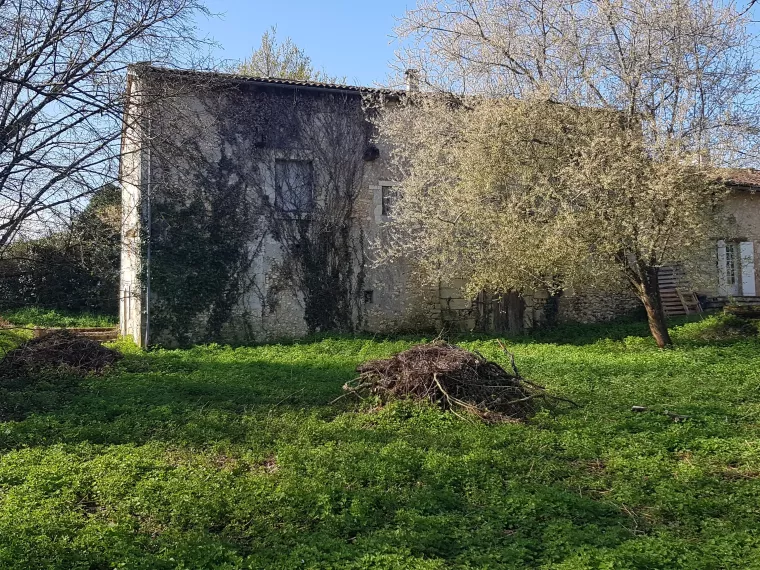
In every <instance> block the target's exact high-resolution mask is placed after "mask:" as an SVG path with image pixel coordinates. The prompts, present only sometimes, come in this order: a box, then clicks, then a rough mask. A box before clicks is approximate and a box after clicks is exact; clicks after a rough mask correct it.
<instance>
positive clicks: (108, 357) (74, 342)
mask: <svg viewBox="0 0 760 570" xmlns="http://www.w3.org/2000/svg"><path fill="white" fill-rule="evenodd" d="M120 358H121V353H119V352H117V351H115V350H112V349H110V348H107V347H105V346H103V345H102V344H100V343H99V342H96V341H94V340H91V339H89V338H85V337H82V336H77V335H75V334H73V333H71V332H69V331H67V330H64V329H62V330H58V331H53V332H50V333H47V334H45V335H43V336H41V337H39V338H33V339H31V340H29V341H27V342H25V343H23V344H21V345H19V346H17V347H16V348H14V349H13V350H11V351H9V352H8V353H7V354H6V355H5V357H4V358H3V359H2V360H0V378H3V377H4V378H9V377H28V376H30V375H34V374H38V373H40V372H43V371H46V370H56V371H60V372H66V373H74V374H79V375H84V374H91V373H94V374H101V373H102V372H104V371H105V370H106V369H107V368H109V367H110V366H112V365H113V364H114V363H115V362H116V361H117V360H119V359H120Z"/></svg>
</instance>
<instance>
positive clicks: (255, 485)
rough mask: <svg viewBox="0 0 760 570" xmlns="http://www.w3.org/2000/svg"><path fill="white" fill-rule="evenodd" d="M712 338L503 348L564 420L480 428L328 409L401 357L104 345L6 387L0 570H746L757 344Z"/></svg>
mask: <svg viewBox="0 0 760 570" xmlns="http://www.w3.org/2000/svg"><path fill="white" fill-rule="evenodd" d="M721 327H722V323H721V322H720V321H719V320H716V319H714V318H712V319H708V320H706V321H704V322H699V323H687V324H683V325H682V326H679V327H676V328H675V329H673V335H674V337H675V340H676V342H677V343H678V346H677V348H676V349H674V350H670V351H659V350H657V349H656V348H655V347H654V345H653V343H652V341H651V340H650V339H649V338H648V337H647V336H646V331H645V330H644V329H642V326H641V325H640V324H637V323H629V324H624V325H615V326H611V327H608V328H604V327H585V328H584V327H568V328H565V329H564V330H562V331H559V332H556V331H555V332H553V333H546V334H545V335H543V337H541V338H539V339H520V340H519V341H513V342H511V343H510V345H511V348H512V349H513V350H514V352H515V354H516V357H517V362H518V365H520V367H521V369H522V372H523V373H524V374H525V375H526V376H527V377H529V378H531V379H533V380H535V381H538V382H540V383H544V384H546V385H547V386H548V387H549V389H551V390H552V391H554V392H555V393H557V394H560V395H562V396H565V397H570V398H573V399H574V400H576V401H577V402H578V403H579V404H580V407H579V408H578V409H572V408H562V409H558V410H556V411H555V412H548V411H546V412H542V413H540V414H539V415H538V416H537V417H535V418H533V419H532V420H531V421H530V422H527V423H524V424H502V425H494V426H488V425H483V424H481V423H478V422H466V421H462V420H461V419H458V418H456V417H455V416H453V415H452V414H448V413H442V412H440V411H438V410H436V409H432V408H429V407H420V406H416V405H411V404H408V403H396V404H393V405H388V406H385V407H383V408H381V409H372V408H371V403H365V404H363V405H359V406H358V409H357V404H355V403H354V402H350V401H347V399H343V400H341V401H339V402H338V403H337V404H333V405H330V404H329V402H330V401H331V400H333V399H334V398H335V397H337V396H339V395H340V394H341V385H342V384H343V383H344V382H345V381H346V380H348V379H350V378H352V375H353V368H354V366H356V364H358V363H359V362H362V361H363V360H366V359H368V358H376V357H381V356H386V355H389V354H391V353H393V352H395V351H398V350H401V349H404V348H406V347H408V346H410V344H411V343H412V342H413V341H414V340H415V339H403V340H372V339H349V338H322V339H318V340H314V341H310V342H306V341H304V342H302V343H292V344H287V345H268V346H258V347H253V348H236V349H232V348H225V347H220V346H206V347H198V348H194V349H191V350H176V351H164V350H162V351H155V352H151V353H147V354H145V353H140V352H138V351H137V350H136V349H134V348H131V347H129V346H128V345H123V347H124V348H125V350H127V352H128V354H127V356H126V358H125V359H124V360H123V361H122V363H121V364H120V365H119V370H118V371H116V372H114V373H112V374H110V375H108V376H106V377H104V378H91V379H86V380H82V381H76V382H75V381H71V380H68V381H63V380H61V379H58V380H55V379H54V378H41V379H38V380H37V381H35V382H32V383H30V384H29V385H28V386H26V387H25V388H23V389H21V388H18V387H12V386H11V387H6V388H4V389H2V390H3V393H2V394H0V402H2V403H3V404H0V406H4V407H0V414H4V415H5V418H6V419H7V420H8V421H5V422H4V423H3V422H0V568H9V569H12V568H25V569H26V568H35V569H36V568H61V569H64V568H65V569H72V568H83V569H110V568H144V569H164V568H165V569H175V568H183V569H205V568H219V569H232V568H283V569H290V568H335V569H344V568H348V569H351V568H354V569H359V568H373V569H399V570H401V569H449V568H460V569H475V568H478V569H481V568H482V569H486V568H488V569H491V568H546V569H548V568H552V569H581V568H598V569H602V568H604V569H611V568H640V569H654V568H689V569H719V568H732V569H733V568H742V569H746V568H760V439H759V438H758V436H759V435H760V339H758V337H757V336H756V335H753V334H751V333H749V336H732V335H727V336H725V337H723V336H721V335H720V334H716V331H719V330H720V329H721ZM745 332H746V331H745ZM706 336H707V337H709V338H710V340H709V341H707V340H704V339H705V338H706ZM416 340H419V339H416ZM464 344H465V345H466V346H468V347H471V348H475V349H477V350H479V351H481V352H482V353H483V354H485V355H486V356H489V357H492V358H495V359H498V360H501V361H502V362H503V356H502V355H501V354H500V351H499V349H498V346H497V344H496V342H495V340H492V339H488V338H470V339H466V340H465V341H464ZM632 405H644V406H649V407H651V408H652V409H653V410H654V411H652V412H649V413H641V414H636V413H632V412H631V411H630V408H631V406H632ZM2 410H4V411H2ZM665 410H670V411H673V412H677V413H679V414H685V415H689V416H691V419H690V420H688V421H686V422H685V423H674V422H673V421H671V420H670V419H669V418H667V417H666V416H665V415H662V414H661V413H658V412H663V411H665Z"/></svg>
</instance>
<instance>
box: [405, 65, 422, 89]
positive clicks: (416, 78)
mask: <svg viewBox="0 0 760 570" xmlns="http://www.w3.org/2000/svg"><path fill="white" fill-rule="evenodd" d="M404 76H405V77H406V90H407V91H408V92H409V93H412V92H415V91H419V90H420V70H419V69H407V70H406V71H405V72H404Z"/></svg>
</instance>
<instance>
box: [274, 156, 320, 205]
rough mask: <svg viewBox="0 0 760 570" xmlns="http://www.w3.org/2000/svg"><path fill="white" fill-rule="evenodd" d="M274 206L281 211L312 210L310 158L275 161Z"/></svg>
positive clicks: (312, 180)
mask: <svg viewBox="0 0 760 570" xmlns="http://www.w3.org/2000/svg"><path fill="white" fill-rule="evenodd" d="M274 174H275V184H274V185H275V206H276V207H277V209H278V210H280V211H281V212H288V213H296V214H305V213H309V212H311V211H312V210H314V166H313V165H312V163H311V161H310V160H279V159H278V160H277V161H275V173H274Z"/></svg>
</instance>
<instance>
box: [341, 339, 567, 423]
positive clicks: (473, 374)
mask: <svg viewBox="0 0 760 570" xmlns="http://www.w3.org/2000/svg"><path fill="white" fill-rule="evenodd" d="M505 351H506V349H505ZM508 354H509V353H508ZM509 356H510V359H511V363H512V369H513V373H510V372H507V371H506V370H505V369H504V368H502V367H501V366H499V365H498V364H496V363H495V362H491V361H489V360H487V359H486V358H485V357H483V356H482V355H480V354H478V353H474V352H470V351H468V350H465V349H463V348H461V347H458V346H455V345H452V344H447V343H445V342H440V341H437V342H432V343H428V344H420V345H417V346H414V347H412V348H410V349H409V350H405V351H404V352H400V353H398V354H396V355H395V356H392V357H391V358H387V359H383V360H370V361H368V362H365V363H364V364H361V365H359V366H358V367H357V369H356V371H357V372H358V373H359V376H358V377H357V378H356V379H354V380H353V381H351V382H348V383H346V385H345V386H343V389H344V390H347V391H349V392H351V393H354V394H357V395H359V396H362V397H364V396H367V395H374V396H378V397H380V399H381V400H383V401H387V400H390V399H413V400H418V401H429V402H432V403H433V404H435V405H437V406H439V407H441V408H443V409H444V410H450V411H452V412H454V413H456V414H460V413H461V412H466V413H469V414H474V415H476V416H478V417H480V418H481V419H483V420H486V421H489V422H498V421H508V420H520V419H524V418H527V417H528V416H530V415H531V414H533V413H534V412H535V411H536V410H537V408H538V407H539V405H541V404H542V403H546V402H551V401H559V400H563V399H562V398H558V397H556V396H551V395H549V394H548V393H547V392H546V390H545V389H544V388H543V387H542V386H539V385H538V384H534V383H533V382H530V381H528V380H526V379H524V378H522V377H521V376H520V374H519V372H518V370H517V367H516V366H515V365H514V357H513V356H512V355H511V354H509ZM563 401H568V402H569V400H563Z"/></svg>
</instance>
